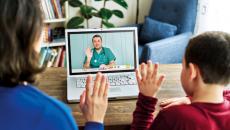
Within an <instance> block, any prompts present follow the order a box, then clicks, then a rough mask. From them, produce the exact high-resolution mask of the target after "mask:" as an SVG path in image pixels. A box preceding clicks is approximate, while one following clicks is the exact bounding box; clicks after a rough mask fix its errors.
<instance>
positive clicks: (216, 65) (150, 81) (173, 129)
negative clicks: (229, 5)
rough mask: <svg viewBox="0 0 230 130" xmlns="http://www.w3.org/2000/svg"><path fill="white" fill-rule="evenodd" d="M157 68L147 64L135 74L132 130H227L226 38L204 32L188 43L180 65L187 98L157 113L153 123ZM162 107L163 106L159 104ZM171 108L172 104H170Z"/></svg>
mask: <svg viewBox="0 0 230 130" xmlns="http://www.w3.org/2000/svg"><path fill="white" fill-rule="evenodd" d="M157 71H158V65H157V64H154V65H153V64H152V63H151V61H148V63H147V65H146V64H142V65H141V68H140V71H138V70H137V72H136V74H137V80H138V85H139V90H140V94H139V96H138V101H137V108H136V110H135V111H134V113H133V122H132V125H131V129H132V130H137V129H138V130H229V129H230V123H229V122H230V91H229V90H225V91H224V86H226V85H228V84H229V82H230V34H227V33H223V32H207V33H204V34H201V35H199V36H197V37H195V38H193V39H191V40H190V42H189V44H188V46H187V48H186V52H185V56H184V59H183V63H182V72H181V83H182V86H183V89H184V91H185V93H186V94H187V95H188V96H189V97H190V98H191V104H189V102H190V100H187V99H186V98H185V100H184V99H182V100H177V101H178V102H177V103H179V104H182V103H185V104H184V105H176V106H173V107H168V108H165V109H163V110H161V111H160V112H159V114H158V115H157V117H156V118H155V119H153V115H152V113H153V112H154V110H155V106H156V103H157V99H156V98H155V96H156V94H157V92H158V90H159V88H160V86H161V84H162V82H163V80H164V76H163V75H158V74H157ZM163 104H164V103H163ZM174 105H175V104H174Z"/></svg>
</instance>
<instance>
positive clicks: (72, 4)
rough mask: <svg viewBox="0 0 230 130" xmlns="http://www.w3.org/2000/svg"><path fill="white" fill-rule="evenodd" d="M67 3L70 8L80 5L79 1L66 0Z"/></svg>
mask: <svg viewBox="0 0 230 130" xmlns="http://www.w3.org/2000/svg"><path fill="white" fill-rule="evenodd" d="M68 1H69V5H70V6H72V7H80V6H81V5H83V4H82V2H81V1H80V0H68Z"/></svg>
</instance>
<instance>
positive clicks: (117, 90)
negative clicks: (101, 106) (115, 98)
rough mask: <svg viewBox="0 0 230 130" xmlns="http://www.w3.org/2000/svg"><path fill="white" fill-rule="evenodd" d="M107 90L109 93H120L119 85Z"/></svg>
mask: <svg viewBox="0 0 230 130" xmlns="http://www.w3.org/2000/svg"><path fill="white" fill-rule="evenodd" d="M109 92H111V93H120V92H121V88H119V87H115V88H109Z"/></svg>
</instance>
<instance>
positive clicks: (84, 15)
mask: <svg viewBox="0 0 230 130" xmlns="http://www.w3.org/2000/svg"><path fill="white" fill-rule="evenodd" d="M65 1H68V2H69V5H70V6H72V7H75V8H80V10H79V11H80V16H75V17H73V18H71V19H70V20H69V21H68V23H67V28H83V27H84V26H83V25H82V23H83V22H84V21H85V20H86V27H87V28H88V27H89V22H88V21H89V19H91V18H93V17H98V18H100V19H101V25H100V26H101V27H107V28H111V27H115V25H114V24H113V23H111V22H110V21H109V19H110V18H111V17H112V16H113V15H114V16H116V17H118V18H124V14H123V12H122V11H120V10H118V9H110V8H108V7H106V4H107V2H114V3H116V4H118V5H120V6H121V7H123V8H125V9H127V8H128V4H127V2H126V1H125V0H95V1H97V2H103V7H102V8H100V9H99V10H98V9H96V8H95V7H93V6H90V5H88V3H87V0H84V2H82V1H80V0H61V3H62V4H63V3H64V2H65Z"/></svg>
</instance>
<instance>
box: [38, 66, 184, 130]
mask: <svg viewBox="0 0 230 130" xmlns="http://www.w3.org/2000/svg"><path fill="white" fill-rule="evenodd" d="M181 68H182V66H181V64H169V65H160V66H159V72H160V73H163V74H165V75H166V80H165V82H164V84H163V86H162V87H161V90H160V92H159V93H158V96H157V97H158V98H159V100H162V99H163V98H171V97H178V96H184V95H185V94H184V92H183V89H182V88H181V83H180V72H181ZM66 73H67V72H66V69H64V68H48V69H47V70H46V71H45V72H44V73H43V74H41V75H40V79H39V84H38V88H39V89H41V90H42V91H44V92H45V93H47V94H48V95H50V96H53V97H55V98H57V99H59V100H61V101H63V102H65V103H66V104H67V105H68V106H69V107H71V108H72V111H73V116H74V118H75V120H76V122H77V124H78V125H79V126H83V125H84V124H85V120H84V118H83V116H82V113H81V111H80V108H79V104H68V103H67V101H66V99H67V98H66V84H67V81H66ZM135 107H136V99H130V100H117V101H109V105H108V109H107V112H106V116H105V120H104V123H105V125H106V126H113V125H116V126H122V125H129V124H130V123H131V122H132V113H133V111H134V109H135ZM158 111H159V109H157V111H156V113H157V112H158ZM119 129H122V128H119Z"/></svg>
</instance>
